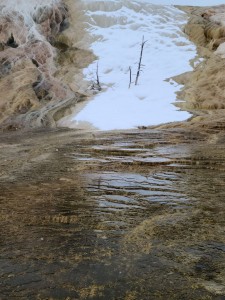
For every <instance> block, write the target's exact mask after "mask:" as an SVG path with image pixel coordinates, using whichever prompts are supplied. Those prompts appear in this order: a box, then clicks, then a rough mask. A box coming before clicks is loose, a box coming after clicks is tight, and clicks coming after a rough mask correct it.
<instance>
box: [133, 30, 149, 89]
mask: <svg viewBox="0 0 225 300" xmlns="http://www.w3.org/2000/svg"><path fill="white" fill-rule="evenodd" d="M146 42H147V41H145V40H144V36H143V37H142V43H141V53H140V57H139V62H138V69H137V74H136V79H135V85H137V84H138V79H139V76H140V72H141V67H142V66H143V65H142V64H141V61H142V56H143V50H144V46H145V43H146Z"/></svg>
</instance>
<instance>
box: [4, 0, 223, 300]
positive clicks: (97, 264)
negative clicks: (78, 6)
mask: <svg viewBox="0 0 225 300" xmlns="http://www.w3.org/2000/svg"><path fill="white" fill-rule="evenodd" d="M122 2H123V5H120V3H121V2H118V1H114V2H111V1H108V2H107V3H108V6H107V5H106V1H105V2H103V1H100V2H99V7H101V10H99V8H98V9H97V10H96V3H97V2H96V1H93V2H91V1H88V2H86V1H84V2H83V3H84V4H85V5H86V6H85V7H88V10H87V11H86V16H87V20H88V22H90V20H92V24H90V23H88V28H89V29H90V31H94V32H93V40H92V42H91V43H90V44H92V46H93V49H94V47H96V48H95V51H97V50H98V49H100V48H101V47H103V48H101V51H103V50H104V47H105V46H104V43H103V42H102V40H104V39H105V40H106V41H105V43H106V44H107V36H108V35H109V34H111V36H112V39H114V46H115V47H114V48H112V49H111V48H107V51H106V49H105V50H104V51H106V56H107V55H108V53H111V54H110V55H111V58H112V61H113V62H114V66H115V68H114V69H116V70H117V71H118V68H119V67H118V65H116V62H115V60H113V58H114V56H113V53H114V51H115V52H116V51H117V50H118V48H117V43H116V36H117V33H118V32H121V31H122V32H123V30H124V33H125V35H124V36H123V38H122V41H123V42H124V49H126V46H127V44H128V43H130V39H128V38H125V36H126V34H127V32H128V31H129V33H130V34H131V36H132V41H131V42H132V43H133V44H132V45H133V48H135V51H134V53H135V54H136V52H137V50H136V46H138V47H139V41H137V42H136V40H139V39H140V38H142V34H143V33H145V38H146V39H148V45H146V52H145V54H146V55H145V56H144V57H145V59H146V62H147V64H146V62H145V64H146V67H145V69H144V72H143V74H141V76H140V82H139V86H137V87H135V86H132V88H131V89H130V91H127V83H126V87H125V86H123V84H124V82H125V79H124V81H122V83H121V85H120V82H118V81H120V80H121V78H118V79H119V80H116V79H117V78H116V77H117V75H116V74H118V73H116V74H114V69H112V70H111V69H110V66H109V65H107V63H108V60H106V61H105V63H103V61H104V59H105V58H106V56H105V58H104V57H103V58H102V60H103V61H102V63H101V59H99V71H100V70H101V71H100V72H101V73H100V74H101V82H102V84H104V89H105V88H106V89H105V90H104V91H103V92H102V93H101V94H97V96H96V99H93V101H92V102H91V103H93V105H94V103H95V101H98V98H101V97H103V98H104V97H106V96H107V95H108V96H109V98H110V93H114V91H113V89H114V87H115V86H116V85H118V86H119V87H118V89H115V93H117V92H118V93H119V96H121V93H123V92H124V97H122V98H120V101H123V100H124V99H125V100H126V97H128V99H130V101H131V102H132V101H133V102H136V103H137V104H138V105H140V106H141V104H142V102H143V103H145V102H148V101H150V102H151V101H152V102H154V99H150V98H149V93H148V92H149V91H152V90H153V89H154V85H153V86H151V88H150V90H147V91H146V90H144V91H142V89H141V88H142V87H143V84H144V83H145V84H147V83H148V80H147V77H148V76H150V77H149V78H151V80H153V79H154V78H157V79H158V80H159V79H160V80H161V83H162V84H163V85H161V83H160V86H159V85H157V86H156V89H157V91H159V93H161V94H160V95H161V96H162V95H163V94H162V93H163V91H164V88H165V90H166V94H168V95H174V92H175V90H176V89H177V88H178V87H175V86H174V85H172V82H164V81H163V78H164V75H165V76H172V75H176V74H173V73H176V72H178V71H179V72H180V71H181V70H180V69H179V70H178V69H176V68H178V67H179V64H178V63H177V64H176V65H174V64H170V59H171V57H173V59H174V60H175V59H176V58H177V59H179V61H182V65H181V68H183V67H184V66H185V67H184V69H186V67H187V68H188V66H189V63H188V61H186V62H185V63H184V64H183V60H182V59H183V58H185V59H186V58H187V57H188V59H189V58H191V57H193V55H195V49H194V47H193V45H191V44H190V43H189V42H188V41H187V40H186V38H185V37H184V35H183V34H182V30H181V27H180V26H181V25H182V24H183V23H184V20H185V18H186V17H185V15H184V14H183V13H182V12H180V11H178V10H177V9H175V8H174V7H171V6H161V5H150V4H146V1H142V2H141V1H138V2H132V3H133V4H132V5H133V8H132V9H133V10H135V11H136V14H135V15H134V16H133V18H134V19H133V20H132V21H131V19H132V14H131V4H130V2H128V1H127V2H125V1H122ZM190 2H191V1H190ZM199 2H200V1H199ZM195 3H197V1H195ZM204 3H206V1H204ZM101 4H102V5H101ZM125 4H126V5H125ZM166 4H168V3H166ZM87 5H88V6H87ZM143 7H144V8H145V9H143ZM113 11H115V16H114V15H113V13H112V12H113ZM118 11H119V13H120V14H121V18H118ZM107 12H108V16H107V18H106V17H105V15H107ZM128 12H129V13H130V14H128ZM137 12H138V13H137ZM102 15H104V17H103V16H102ZM125 15H126V16H127V17H126V18H125V17H124V16H125ZM142 18H143V20H142ZM106 19H107V22H106V23H104V20H106ZM109 19H111V20H112V24H111V25H112V26H111V25H110V26H109ZM115 20H116V22H117V25H115ZM150 21H151V22H150ZM124 22H125V25H126V26H125V27H124V24H123V23H124ZM146 22H147V23H146ZM148 22H150V23H151V26H149V25H150V23H148ZM128 23H129V26H128ZM94 24H97V25H96V28H94ZM99 24H101V29H99V28H100V25H99ZM145 24H147V25H148V26H147V27H146V26H145ZM159 24H161V25H159ZM176 24H178V26H177V25H176ZM104 26H105V27H104ZM135 26H139V29H140V28H141V29H140V30H141V31H140V32H137V30H134V29H135ZM115 27H116V28H115ZM149 27H150V29H151V32H150V31H149V30H150V29H149ZM118 28H119V29H118ZM168 28H170V29H168ZM117 30H118V31H117ZM155 30H156V31H157V32H158V33H157V34H154V31H155ZM171 32H174V36H170V34H171ZM139 33H141V34H139ZM121 34H122V33H121ZM136 34H137V35H136ZM96 35H98V36H99V43H97V42H96ZM90 36H91V34H90ZM134 37H135V38H134ZM134 40H135V42H134ZM180 43H182V44H180ZM107 45H108V46H107V47H109V44H107ZM130 46H131V45H130ZM130 46H129V47H130ZM98 47H100V48H98ZM138 47H137V48H138ZM155 47H157V49H155ZM129 49H130V48H129ZM176 49H180V50H179V51H178V52H176V51H177V50H176ZM189 50H190V51H189ZM99 51H100V50H99ZM104 51H103V52H104ZM108 51H109V52H108ZM110 51H112V52H110ZM129 51H131V50H129ZM148 51H149V52H148ZM165 51H166V53H167V54H166V55H165ZM173 51H175V53H176V54H177V56H175V57H174V56H173ZM101 53H102V52H101ZM147 53H150V54H151V55H149V57H148V56H147ZM159 53H161V54H160V55H162V54H163V53H164V54H163V56H162V57H163V58H162V59H163V60H162V61H160V62H162V64H159V61H158V59H159V57H157V55H158V54H159ZM183 55H184V57H183ZM127 56H129V55H127ZM167 56H168V57H167ZM115 57H116V58H118V56H115ZM155 57H156V58H157V60H156V58H155ZM131 58H132V57H131ZM153 58H154V59H153ZM132 59H133V58H132ZM143 59H144V58H143ZM110 61H111V60H110ZM110 61H109V63H110ZM116 61H117V60H116ZM125 62H126V64H124V65H123V66H122V65H120V67H121V69H119V70H120V71H121V72H120V73H122V74H123V73H125V70H126V68H127V61H125ZM143 62H144V61H143ZM147 65H149V66H152V70H153V66H155V69H154V74H155V76H153V77H154V78H153V77H151V76H152V75H151V74H150V73H148V71H147ZM164 65H165V66H166V68H165V69H164V67H163V66H164ZM93 67H94V64H93ZM104 68H105V69H104ZM107 68H108V69H107ZM179 68H180V67H179ZM106 70H108V72H106ZM157 70H158V71H159V72H158V75H157ZM165 70H166V71H165ZM85 72H86V73H85V74H88V70H86V71H85ZM164 72H168V73H164ZM161 73H162V74H163V76H161ZM102 74H104V76H103V75H102ZM107 74H109V76H108V75H107ZM147 74H148V76H146V75H147ZM125 75H126V78H127V74H125ZM107 76H108V77H107ZM113 76H114V77H113ZM157 76H158V77H157ZM103 78H104V80H105V81H103ZM112 78H114V82H113V81H111V80H112ZM107 80H108V81H107ZM157 84H158V83H157ZM155 85H156V84H155ZM147 88H148V86H147V87H146V89H147ZM125 89H126V92H125ZM108 96H107V97H108ZM150 96H151V95H150ZM155 96H156V97H157V93H155ZM107 97H106V98H104V99H105V101H107ZM112 98H113V97H112ZM167 100H168V99H167ZM167 100H166V101H167ZM157 101H160V99H158V98H157ZM157 101H156V102H157ZM91 103H90V105H91ZM140 103H141V104H140ZM157 103H158V102H157ZM114 105H115V106H116V108H115V110H116V111H118V114H119V113H120V112H119V111H120V105H119V104H117V105H116V104H115V103H114ZM143 105H144V104H143ZM160 105H161V104H160ZM162 106H163V105H162ZM143 107H144V106H143ZM143 107H142V109H143V113H144V112H145V109H144V108H143ZM166 107H167V106H166ZM168 107H170V105H169V104H168ZM171 107H172V106H171ZM171 107H170V108H168V111H167V112H168V114H170V111H171V110H172V108H171ZM160 108H161V109H162V107H161V106H160ZM87 109H88V106H87ZM133 109H134V110H135V111H136V106H135V108H134V107H133ZM127 110H128V105H127ZM127 110H126V111H127ZM146 111H147V108H146ZM103 112H104V114H105V115H106V119H107V120H109V123H106V122H104V124H112V123H111V120H110V116H111V115H112V116H113V110H112V108H111V114H108V115H107V114H106V112H105V111H103ZM137 112H138V111H137ZM127 113H128V115H129V110H128V112H127ZM150 113H151V111H150V112H148V113H147V114H148V116H150V117H149V118H150V119H151V118H153V117H151V114H150ZM157 113H159V111H157ZM154 114H156V111H155V112H154ZM176 114H178V115H179V112H176ZM93 116H94V114H93ZM78 117H79V115H78V116H77V118H78ZM163 118H164V114H163ZM163 120H165V119H162V121H163ZM86 121H88V122H92V120H89V119H86ZM93 124H94V125H95V126H96V127H98V125H97V124H95V123H93ZM114 124H115V123H114ZM119 124H122V123H119ZM123 124H125V123H123ZM126 124H128V123H126ZM138 124H139V123H138V121H137V123H135V124H131V123H129V126H131V127H132V126H135V125H138ZM141 124H143V123H141ZM107 126H108V125H107ZM121 126H122V125H121ZM124 126H125V125H124ZM223 126H224V124H221V127H218V128H217V127H215V128H211V131H210V130H209V132H208V134H204V133H197V132H196V133H195V132H186V131H182V130H181V129H177V130H170V131H169V130H164V131H159V130H148V129H147V130H139V131H138V130H133V131H124V132H106V133H104V132H103V133H101V132H96V133H80V132H79V131H62V132H61V131H55V132H54V131H53V132H47V131H43V132H41V131H40V132H37V131H36V132H30V133H29V132H26V134H24V133H23V132H22V133H15V134H14V133H11V134H9V133H1V138H0V157H1V160H0V299H1V300H8V299H31V300H33V299H34V300H36V299H37V300H44V299H45V300H46V299H49V300H50V299H60V300H72V299H92V300H93V299H95V300H98V299H105V300H113V299H121V300H122V299H123V300H139V299H141V300H158V299H163V300H165V299H170V300H180V299H182V300H196V299H197V300H209V299H212V300H214V299H215V300H224V297H225V263H224V262H225V237H224V220H225V214H224V212H225V210H224V197H225V189H224V179H225V175H224V174H225V163H224V162H225V147H224V136H223V132H222V129H224V127H223ZM125 127H126V126H125ZM218 133H219V135H217V134H218ZM210 134H211V135H210ZM215 142H217V145H215V144H214V143H215ZM18 157H19V159H18Z"/></svg>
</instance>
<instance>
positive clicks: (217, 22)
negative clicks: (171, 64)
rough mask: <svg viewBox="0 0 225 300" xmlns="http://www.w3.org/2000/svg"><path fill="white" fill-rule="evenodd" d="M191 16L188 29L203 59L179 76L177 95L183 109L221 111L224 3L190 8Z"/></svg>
mask: <svg viewBox="0 0 225 300" xmlns="http://www.w3.org/2000/svg"><path fill="white" fill-rule="evenodd" d="M186 11H188V13H190V19H189V22H188V24H187V25H186V26H185V33H186V34H187V35H188V36H189V37H190V39H191V40H192V41H193V42H194V43H195V44H196V45H197V47H198V53H199V56H200V57H203V58H204V60H203V61H202V62H201V63H199V64H198V65H197V67H196V68H195V69H194V71H193V72H190V73H186V74H183V75H181V76H177V77H176V78H175V79H176V81H178V82H179V83H181V84H184V88H183V90H181V91H180V92H178V98H179V99H180V100H185V102H181V103H180V104H179V106H180V107H182V108H183V109H187V110H191V111H194V112H195V113H197V114H198V115H202V113H203V112H204V113H205V114H208V115H210V114H211V113H212V111H216V113H217V114H220V111H221V110H223V109H224V108H225V76H224V75H225V68H224V66H225V60H224V58H225V5H222V6H218V7H213V8H210V9H209V8H188V9H186Z"/></svg>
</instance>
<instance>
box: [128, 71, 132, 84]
mask: <svg viewBox="0 0 225 300" xmlns="http://www.w3.org/2000/svg"><path fill="white" fill-rule="evenodd" d="M129 72H130V82H129V88H130V86H131V83H132V73H131V67H129Z"/></svg>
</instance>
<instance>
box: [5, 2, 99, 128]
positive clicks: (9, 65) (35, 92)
mask: <svg viewBox="0 0 225 300" xmlns="http://www.w3.org/2000/svg"><path fill="white" fill-rule="evenodd" d="M49 2H50V1H49ZM47 3H48V2H47V1H37V0H33V1H30V3H29V4H27V3H25V1H23V0H22V1H21V0H20V1H19V0H17V1H16V3H15V1H14V2H13V3H11V1H6V0H4V1H3V4H2V6H1V8H2V9H1V13H0V91H1V97H0V127H1V128H8V129H17V128H21V127H39V126H55V122H56V121H57V119H58V118H59V117H60V116H61V115H62V116H63V114H64V111H65V109H67V108H68V107H70V105H71V104H74V103H76V101H78V100H79V99H80V98H82V97H80V95H79V94H78V93H76V92H77V90H76V89H75V88H73V87H69V84H70V82H69V81H70V80H71V77H72V75H71V72H70V71H71V68H72V67H73V72H75V71H74V68H76V67H78V68H81V67H84V66H83V65H84V63H83V62H84V60H86V62H85V64H87V63H90V62H91V61H92V60H93V58H94V56H93V55H92V54H91V53H90V52H88V51H85V50H83V51H82V49H78V48H74V47H73V41H72V40H71V39H70V38H68V37H67V36H66V34H64V32H66V31H65V30H66V29H68V27H69V20H68V17H69V12H68V9H67V6H66V4H65V3H62V2H60V1H53V2H52V1H51V4H47ZM52 3H53V4H52ZM68 32H70V31H69V30H68ZM81 53H82V57H83V55H84V57H85V59H83V60H82V59H81V58H80V59H79V56H81ZM76 57H78V59H77V58H76ZM71 63H73V66H71V67H69V65H71ZM65 66H66V67H67V70H65ZM68 73H70V74H69V76H67V74H68ZM64 76H65V77H66V78H64Z"/></svg>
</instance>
